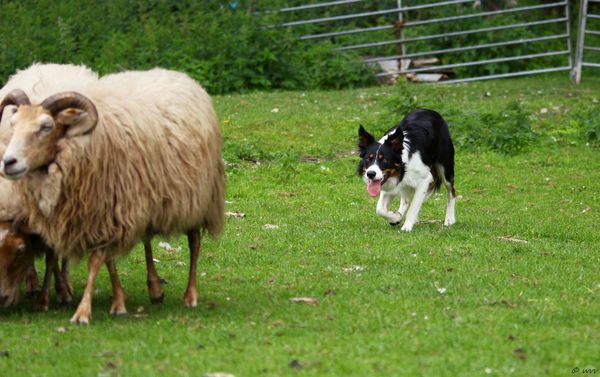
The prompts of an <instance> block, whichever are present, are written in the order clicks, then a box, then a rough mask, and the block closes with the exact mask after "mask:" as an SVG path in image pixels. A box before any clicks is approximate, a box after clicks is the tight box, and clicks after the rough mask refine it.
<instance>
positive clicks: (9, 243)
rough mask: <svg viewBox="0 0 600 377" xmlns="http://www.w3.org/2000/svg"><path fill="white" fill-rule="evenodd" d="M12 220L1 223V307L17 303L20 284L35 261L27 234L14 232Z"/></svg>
mask: <svg viewBox="0 0 600 377" xmlns="http://www.w3.org/2000/svg"><path fill="white" fill-rule="evenodd" d="M11 226H12V224H11V223H10V222H4V223H0V307H7V306H11V305H14V304H16V303H17V301H18V299H19V285H20V284H21V282H22V281H23V279H24V278H25V276H26V275H27V271H28V269H29V267H30V266H31V265H32V263H33V254H32V253H29V252H28V251H27V247H26V246H27V241H26V235H24V234H22V233H18V232H13V231H12V229H11Z"/></svg>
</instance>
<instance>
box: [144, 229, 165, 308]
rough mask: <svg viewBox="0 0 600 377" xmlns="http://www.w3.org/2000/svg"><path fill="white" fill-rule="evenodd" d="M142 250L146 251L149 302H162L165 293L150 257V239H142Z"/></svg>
mask: <svg viewBox="0 0 600 377" xmlns="http://www.w3.org/2000/svg"><path fill="white" fill-rule="evenodd" d="M144 251H145V252H146V270H147V271H148V280H147V281H146V283H147V284H148V293H149V294H150V302H151V303H153V304H162V302H163V299H164V298H165V293H164V291H163V290H162V288H161V287H160V277H159V276H158V272H156V268H155V267H154V259H153V258H152V245H151V244H150V240H144Z"/></svg>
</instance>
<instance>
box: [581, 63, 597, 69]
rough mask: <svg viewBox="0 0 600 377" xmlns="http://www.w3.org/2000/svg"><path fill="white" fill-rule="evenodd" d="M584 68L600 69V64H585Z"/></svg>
mask: <svg viewBox="0 0 600 377" xmlns="http://www.w3.org/2000/svg"><path fill="white" fill-rule="evenodd" d="M583 66H584V67H595V68H600V64H598V63H583Z"/></svg>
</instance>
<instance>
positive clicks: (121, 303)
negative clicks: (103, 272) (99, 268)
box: [106, 259, 127, 315]
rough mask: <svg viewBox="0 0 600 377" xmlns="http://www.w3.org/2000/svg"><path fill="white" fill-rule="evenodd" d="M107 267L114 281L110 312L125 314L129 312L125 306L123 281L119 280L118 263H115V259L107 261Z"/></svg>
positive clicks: (112, 281)
mask: <svg viewBox="0 0 600 377" xmlns="http://www.w3.org/2000/svg"><path fill="white" fill-rule="evenodd" d="M106 268H107V269H108V273H109V275H110V282H111V283H112V290H113V297H112V305H111V306H110V314H112V315H124V314H127V309H126V308H125V299H126V298H127V297H126V296H125V291H124V290H123V287H122V286H121V282H120V281H119V275H118V274H117V265H116V264H115V260H114V259H112V260H109V261H106Z"/></svg>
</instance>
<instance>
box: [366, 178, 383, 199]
mask: <svg viewBox="0 0 600 377" xmlns="http://www.w3.org/2000/svg"><path fill="white" fill-rule="evenodd" d="M367 191H368V192H369V195H371V196H377V195H378V194H379V191H381V181H369V184H368V185H367Z"/></svg>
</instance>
